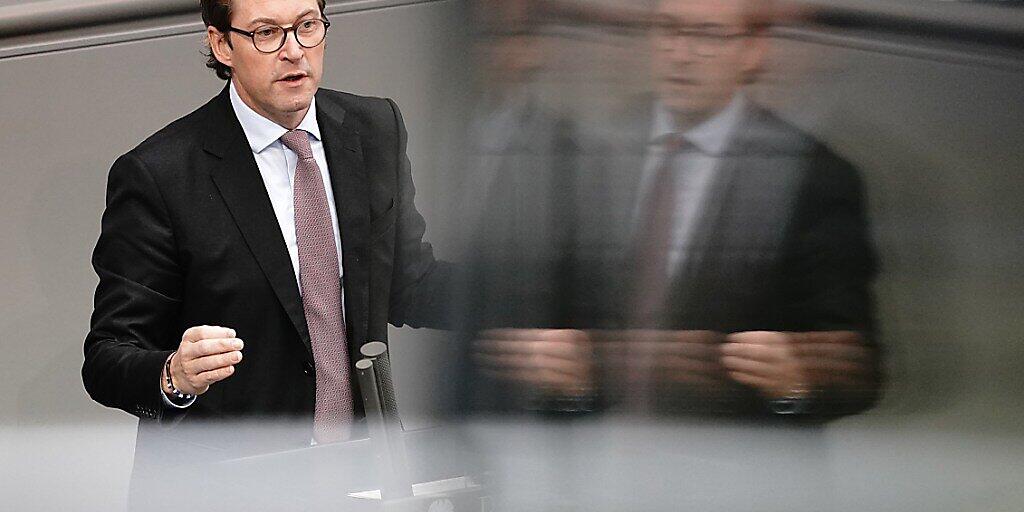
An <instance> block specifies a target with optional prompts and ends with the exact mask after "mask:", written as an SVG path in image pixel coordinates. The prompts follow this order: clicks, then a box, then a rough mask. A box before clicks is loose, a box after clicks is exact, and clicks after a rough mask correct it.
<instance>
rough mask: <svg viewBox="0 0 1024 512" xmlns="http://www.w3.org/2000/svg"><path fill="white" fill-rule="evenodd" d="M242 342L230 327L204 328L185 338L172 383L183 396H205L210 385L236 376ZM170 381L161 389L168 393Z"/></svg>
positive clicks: (174, 362)
mask: <svg viewBox="0 0 1024 512" xmlns="http://www.w3.org/2000/svg"><path fill="white" fill-rule="evenodd" d="M243 345H244V344H243V343H242V340H240V339H238V338H236V337H235V330H234V329H229V328H227V327H216V326H209V325H201V326H198V327H191V328H189V329H188V330H186V331H185V333H184V334H182V335H181V345H179V346H178V352H177V353H175V354H174V356H173V357H172V358H171V379H172V380H173V381H174V385H175V386H176V387H177V388H178V390H179V391H181V392H182V393H186V394H189V395H201V394H203V393H205V392H206V391H207V390H208V389H210V385H211V384H213V383H215V382H220V381H222V380H224V379H226V378H228V377H230V376H231V375H232V374H234V373H235V365H236V364H238V363H239V362H240V361H241V360H242V346H243ZM165 382H166V380H162V382H161V384H162V385H161V388H163V389H164V391H168V390H167V386H166V385H165Z"/></svg>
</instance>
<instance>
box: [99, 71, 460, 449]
mask: <svg viewBox="0 0 1024 512" xmlns="http://www.w3.org/2000/svg"><path fill="white" fill-rule="evenodd" d="M316 98H317V121H318V123H319V125H320V129H321V132H322V138H323V143H324V148H325V152H326V156H327V161H328V166H329V168H330V175H331V184H332V187H333V191H334V197H335V199H336V202H337V212H338V224H339V228H340V235H341V240H342V247H343V254H342V258H341V265H342V267H343V274H344V279H343V281H344V283H343V289H344V302H345V319H346V325H347V334H348V343H349V353H350V354H352V355H358V353H359V347H360V346H361V345H363V344H364V343H366V342H368V341H372V340H379V341H386V340H387V326H388V323H391V324H394V325H396V326H401V325H403V324H408V325H412V326H444V317H443V315H442V313H441V311H442V309H441V308H442V306H443V305H444V303H445V300H444V297H445V294H446V292H445V290H444V287H445V283H446V280H447V277H446V276H447V275H448V274H449V271H450V268H449V266H448V265H447V264H445V263H442V262H437V261H435V260H434V258H433V256H432V250H431V247H430V245H429V244H427V243H425V242H424V241H423V240H422V238H423V232H424V229H425V223H424V221H423V218H422V217H421V216H420V214H419V213H418V212H417V211H416V208H415V206H414V204H413V199H414V188H413V183H412V177H411V174H410V168H409V161H408V159H407V157H406V131H405V126H404V124H403V121H402V117H401V114H400V113H399V111H398V108H397V106H396V105H395V104H394V102H392V101H391V100H384V99H378V98H367V97H360V96H355V95H351V94H345V93H340V92H335V91H329V90H320V91H319V92H318V93H317V96H316ZM92 262H93V266H94V268H95V270H96V273H97V274H98V275H99V285H98V286H97V288H96V296H95V309H94V312H93V316H92V322H91V329H90V331H89V334H88V336H87V337H86V340H85V362H84V365H83V367H82V376H83V380H84V382H85V388H86V390H87V391H88V392H89V394H90V395H91V396H92V397H93V398H94V399H95V400H96V401H98V402H99V403H101V404H103V405H106V406H109V407H116V408H119V409H123V410H125V411H127V412H129V413H131V414H134V415H137V416H139V417H140V418H141V422H140V435H139V440H138V448H144V447H143V445H144V444H145V443H147V442H149V441H147V439H150V438H153V437H159V436H168V435H173V434H174V432H175V430H177V429H182V428H185V427H187V426H188V425H189V424H192V423H195V422H199V421H201V420H204V419H211V420H219V419H239V418H246V417H259V418H268V417H279V418H288V419H298V420H299V421H298V424H299V425H301V426H302V428H299V429H296V430H295V431H293V432H292V433H291V434H289V435H286V436H283V437H282V436H275V439H274V443H275V444H272V445H270V446H262V447H260V448H262V449H275V448H284V447H289V446H302V445H304V444H305V445H308V443H309V438H310V437H309V434H310V433H311V423H312V421H311V418H312V413H313V407H314V391H315V379H314V372H313V371H312V368H313V366H312V362H313V356H312V352H311V348H310V339H309V332H308V329H307V326H306V320H305V317H304V314H303V307H302V302H301V298H300V296H299V292H298V288H297V285H296V282H295V277H294V275H295V274H294V272H293V269H292V265H291V260H290V259H289V256H288V251H287V248H286V246H285V241H284V238H283V236H282V234H281V231H280V228H279V227H278V224H277V220H276V218H275V215H274V211H273V209H272V207H271V203H270V200H269V198H268V195H267V192H266V190H265V188H264V185H263V182H262V179H261V177H260V173H259V170H258V168H257V166H256V162H255V160H254V158H253V155H252V152H251V149H250V147H249V145H248V143H247V141H246V138H245V135H244V132H243V131H242V128H241V125H240V124H239V122H238V120H237V118H236V117H235V115H234V111H233V110H232V108H231V104H230V100H229V96H228V89H227V88H225V89H224V91H222V92H221V94H219V95H218V96H217V97H215V98H213V99H212V100H211V101H209V102H208V103H207V104H205V105H204V106H202V107H200V108H199V109H198V110H196V111H195V112H192V113H191V114H189V115H187V116H185V117H183V118H181V119H179V120H177V121H175V122H173V123H171V124H170V125H168V126H167V127H165V128H164V129H162V130H160V131H159V132H157V133H156V134H155V135H153V136H152V137H150V138H149V139H147V140H146V141H144V142H143V143H142V144H140V145H139V146H138V147H136V148H135V149H133V150H131V151H129V152H128V153H126V154H125V155H123V156H121V157H120V158H118V159H117V161H116V162H115V163H114V165H113V167H112V168H111V170H110V176H109V181H108V187H107V201H106V210H105V212H104V214H103V221H102V231H101V234H100V237H99V241H98V242H97V245H96V249H95V252H94V254H93V259H92ZM204 324H206V325H221V326H226V327H231V328H234V329H235V330H236V331H237V334H238V336H239V337H240V338H242V339H243V340H244V341H245V349H244V360H243V361H242V363H240V364H239V365H237V367H236V372H235V374H234V375H232V376H231V377H230V378H228V379H227V380H225V381H222V382H220V383H217V384H215V385H213V386H212V387H211V388H210V390H209V391H208V392H207V393H206V394H204V395H202V396H200V397H199V398H198V400H197V401H196V402H195V404H194V405H192V406H191V407H190V408H188V409H186V410H184V411H176V410H170V409H167V410H165V409H164V406H163V404H162V402H161V397H160V394H159V391H158V384H159V382H158V380H159V376H160V371H161V366H162V365H163V363H164V361H165V359H166V358H167V356H168V355H169V354H170V353H171V351H172V350H174V349H176V348H177V346H178V344H179V342H180V340H181V335H182V333H183V331H184V330H185V329H187V328H188V327H190V326H194V325H204ZM351 359H352V362H353V363H354V362H355V361H356V360H357V359H358V357H357V356H353V357H351ZM353 374H354V372H353ZM357 396H358V395H357ZM171 420H173V421H171ZM158 422H159V423H160V424H161V425H162V428H160V429H153V431H154V432H155V431H156V430H159V431H160V435H159V436H156V435H153V434H151V433H149V432H148V431H146V428H145V427H146V426H147V425H155V424H157V423H158ZM182 437H183V438H184V437H186V436H182ZM212 444H216V443H212Z"/></svg>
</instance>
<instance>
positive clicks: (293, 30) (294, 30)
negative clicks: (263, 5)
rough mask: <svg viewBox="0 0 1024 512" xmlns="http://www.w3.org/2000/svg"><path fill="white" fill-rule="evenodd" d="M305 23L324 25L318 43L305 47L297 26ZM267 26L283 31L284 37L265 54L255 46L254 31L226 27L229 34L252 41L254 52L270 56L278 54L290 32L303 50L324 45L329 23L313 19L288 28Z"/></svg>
mask: <svg viewBox="0 0 1024 512" xmlns="http://www.w3.org/2000/svg"><path fill="white" fill-rule="evenodd" d="M307 21H319V22H320V23H323V24H324V37H323V38H321V39H320V41H318V42H317V43H316V44H314V45H313V46H306V45H304V44H302V41H299V32H298V28H297V25H299V24H301V23H305V22H307ZM267 26H269V27H277V28H279V29H281V30H283V31H284V37H282V38H281V44H280V45H278V47H277V48H274V49H273V50H270V51H267V52H265V51H263V50H260V47H259V46H257V45H256V31H255V30H254V31H252V32H249V31H246V30H242V29H240V28H237V27H232V26H230V25H228V31H229V32H234V33H236V34H242V35H243V36H246V37H248V38H249V40H250V41H252V47H253V48H256V51H258V52H260V53H264V54H271V53H275V52H279V51H281V48H284V45H285V43H287V42H288V32H291V33H292V34H294V35H295V42H296V43H298V44H299V46H301V47H303V48H305V49H307V50H308V49H311V48H316V47H317V46H320V45H321V44H323V43H324V41H326V40H327V30H328V29H329V28H331V22H330V20H328V19H327V18H315V19H308V20H302V21H300V22H298V23H293V24H292V25H291V26H289V27H282V26H281V25H273V24H270V23H267Z"/></svg>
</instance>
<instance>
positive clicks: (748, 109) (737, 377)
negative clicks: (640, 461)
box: [477, 0, 880, 418]
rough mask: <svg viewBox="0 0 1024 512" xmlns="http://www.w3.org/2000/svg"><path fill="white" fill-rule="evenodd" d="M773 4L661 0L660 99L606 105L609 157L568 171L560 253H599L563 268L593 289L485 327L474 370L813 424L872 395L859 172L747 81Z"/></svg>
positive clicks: (553, 390) (654, 407) (543, 386)
mask: <svg viewBox="0 0 1024 512" xmlns="http://www.w3.org/2000/svg"><path fill="white" fill-rule="evenodd" d="M772 6H773V3H771V2H763V1H760V2H759V1H754V0H724V1H718V0H663V1H661V2H659V6H658V12H657V19H658V22H657V27H656V29H655V31H654V32H655V36H654V38H653V45H654V51H655V55H654V61H655V66H654V68H655V77H654V89H655V96H656V97H655V98H654V99H653V101H651V100H648V101H646V102H645V103H644V105H643V106H642V107H640V108H634V109H632V115H627V116H618V117H616V119H617V120H620V124H619V126H616V128H618V131H619V133H616V134H615V135H613V136H610V137H607V138H609V139H611V140H614V141H615V142H614V143H612V144H609V146H610V147H612V148H614V149H613V150H612V151H610V154H609V156H608V158H607V159H605V162H606V166H607V168H606V169H605V170H604V171H601V172H595V169H594V168H588V169H587V175H586V176H582V175H581V177H580V178H579V179H576V180H575V183H576V185H577V190H576V194H575V195H576V197H577V198H580V199H579V201H580V202H579V204H577V205H576V208H577V212H576V214H575V218H577V219H582V221H581V225H580V226H576V227H575V229H573V230H572V231H573V236H574V237H575V240H574V241H573V244H575V247H576V249H575V251H576V252H577V254H575V255H574V256H575V257H574V260H575V261H577V262H582V261H593V262H597V263H595V264H594V265H593V266H590V267H586V268H578V269H577V273H579V274H580V275H582V276H584V277H582V278H581V279H579V280H578V281H579V282H584V283H590V284H591V286H586V287H579V286H577V287H573V288H570V289H571V290H574V292H573V293H575V294H576V295H577V296H575V297H566V300H568V301H571V302H573V303H574V304H576V305H575V306H573V307H571V308H567V309H568V310H571V311H573V312H574V314H573V315H572V317H570V318H567V319H563V320H562V321H561V322H560V323H559V324H557V325H551V324H549V325H535V326H534V327H537V328H538V329H533V330H522V329H498V330H491V331H487V332H484V333H483V334H482V335H481V341H480V342H479V343H478V344H477V361H478V362H479V365H478V369H479V370H480V373H481V374H483V375H490V376H493V377H495V378H497V379H499V380H501V381H505V382H506V383H508V382H512V383H518V384H519V385H521V386H522V389H523V391H522V393H523V394H527V395H530V394H538V393H540V394H548V395H552V396H556V397H557V396H563V397H572V396H576V397H584V396H586V395H593V394H595V393H598V394H601V395H604V398H607V399H608V400H607V402H609V403H610V404H613V405H612V406H613V407H615V406H622V407H625V408H631V409H634V410H645V411H648V412H651V411H654V412H667V411H677V410H684V411H687V412H699V413H724V414H728V415H740V416H744V417H748V416H756V417H763V418H770V417H793V416H797V417H803V418H824V417H829V416H833V415H836V414H848V413H852V412H856V411H860V410H863V409H864V408H866V407H868V406H869V405H870V404H871V403H873V401H874V400H875V398H876V397H877V391H878V386H879V375H880V372H879V369H878V357H877V349H876V348H875V346H874V343H873V336H872V334H873V328H874V325H873V318H872V301H871V293H870V283H871V279H872V278H873V276H874V272H875V256H874V251H873V248H872V244H871V242H870V237H869V233H868V228H867V222H866V219H865V212H864V199H863V194H862V190H861V183H860V177H859V174H858V172H857V171H856V170H855V169H854V168H853V167H852V166H851V165H850V164H848V163H847V162H845V161H844V160H842V159H841V158H839V157H838V156H836V155H835V154H834V153H833V152H832V151H831V150H829V149H828V148H827V147H826V146H825V145H823V144H822V143H820V142H818V141H817V140H815V139H814V138H812V137H811V136H809V135H807V134H805V133H803V132H801V131H799V130H798V129H796V128H794V127H792V126H790V125H789V124H787V123H785V122H784V121H782V120H781V119H779V118H778V117H776V116H775V115H773V114H771V113H770V112H768V111H767V110H765V109H764V108H762V107H759V106H757V105H756V104H755V103H754V102H753V101H751V100H749V99H748V98H747V97H746V95H745V93H744V91H743V88H742V86H743V85H744V84H746V83H749V82H750V81H751V80H752V79H753V77H755V76H756V74H757V73H758V71H759V70H760V67H761V65H762V63H763V61H764V59H765V55H766V53H767V50H768V39H767V37H765V36H766V35H767V34H766V31H767V28H768V26H769V24H770V21H771V20H772V17H773V12H772V11H771V9H772ZM630 118H635V119H638V121H636V122H630V121H628V119H630ZM562 214H563V215H566V216H569V217H573V215H572V212H562ZM609 216H610V217H609ZM595 217H596V218H597V219H599V221H598V222H590V221H588V220H587V219H590V218H595ZM610 218H611V219H612V220H609V219H610ZM587 240H590V241H591V243H587ZM597 247H600V248H604V249H601V250H602V251H605V252H607V255H604V254H597V251H595V250H594V249H593V248H597ZM607 248H612V249H610V250H608V249H607ZM615 248H618V250H616V249H615ZM601 261H612V262H618V265H616V264H614V263H612V264H601V263H600V262H601ZM594 283H598V284H597V285H593V284H594ZM581 290H586V291H587V293H586V294H585V295H581V294H580V291H581ZM564 327H573V328H574V329H572V330H567V329H564ZM595 327H596V328H597V329H595Z"/></svg>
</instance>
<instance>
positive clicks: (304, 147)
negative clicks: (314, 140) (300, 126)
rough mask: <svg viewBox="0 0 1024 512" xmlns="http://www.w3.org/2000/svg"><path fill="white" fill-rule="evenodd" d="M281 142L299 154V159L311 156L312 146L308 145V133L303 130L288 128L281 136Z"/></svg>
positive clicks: (306, 158)
mask: <svg viewBox="0 0 1024 512" xmlns="http://www.w3.org/2000/svg"><path fill="white" fill-rule="evenodd" d="M281 142H282V143H283V144H284V145H285V147H287V148H288V149H290V150H292V151H294V152H295V154H296V155H299V159H300V160H309V159H311V158H313V148H312V147H310V145H309V134H308V133H306V131H305V130H290V131H288V132H287V133H285V134H284V135H282V136H281Z"/></svg>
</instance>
